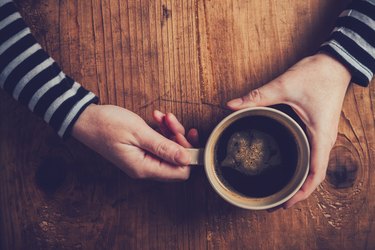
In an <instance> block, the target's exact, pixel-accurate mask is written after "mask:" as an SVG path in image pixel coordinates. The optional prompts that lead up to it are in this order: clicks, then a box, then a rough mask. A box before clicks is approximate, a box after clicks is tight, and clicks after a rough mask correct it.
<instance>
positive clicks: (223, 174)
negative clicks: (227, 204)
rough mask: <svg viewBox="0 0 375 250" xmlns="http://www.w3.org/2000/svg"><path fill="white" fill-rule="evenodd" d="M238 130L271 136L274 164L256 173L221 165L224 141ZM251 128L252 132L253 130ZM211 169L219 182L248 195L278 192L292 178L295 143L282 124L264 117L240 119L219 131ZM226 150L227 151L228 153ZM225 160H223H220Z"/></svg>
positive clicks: (295, 150)
mask: <svg viewBox="0 0 375 250" xmlns="http://www.w3.org/2000/svg"><path fill="white" fill-rule="evenodd" d="M241 131H250V132H247V133H249V134H254V133H255V134H256V133H257V134H261V135H266V136H267V137H268V138H269V137H271V138H272V139H273V142H275V143H276V144H277V146H278V149H279V151H278V154H279V157H278V160H277V161H274V162H275V163H274V166H273V167H269V168H266V169H265V170H264V171H261V172H260V173H256V174H252V175H249V174H244V173H242V172H241V171H238V170H236V169H234V168H231V167H223V166H222V165H221V164H222V163H223V162H225V161H226V160H225V159H227V155H228V152H227V149H228V143H230V142H231V141H233V139H231V138H233V135H235V134H241V133H242V132H241ZM253 131H254V132H253ZM215 151H216V152H215V171H216V173H217V175H218V177H219V178H220V179H221V181H222V182H223V183H224V184H225V185H226V186H227V187H228V188H230V189H231V190H233V191H235V192H237V193H239V194H241V195H245V196H248V197H256V198H260V197H266V196H269V195H272V194H274V193H276V192H278V191H280V190H281V189H282V188H283V187H284V186H285V185H286V184H287V183H288V182H289V181H290V180H291V178H292V177H293V174H294V172H295V170H296V165H297V157H298V151H297V145H296V142H295V140H294V137H293V135H292V134H291V133H290V132H289V130H288V129H287V128H286V127H285V126H283V125H282V124H280V123H278V122H276V121H275V120H273V119H271V118H268V117H264V116H251V117H244V118H241V119H239V120H237V121H235V122H234V123H232V124H231V125H230V126H229V127H228V128H226V129H225V130H224V131H223V133H222V134H221V136H220V138H219V140H218V143H217V144H216V147H215ZM229 153H230V152H229ZM224 160H225V161H224Z"/></svg>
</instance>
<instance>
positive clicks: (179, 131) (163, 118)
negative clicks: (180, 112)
mask: <svg viewBox="0 0 375 250" xmlns="http://www.w3.org/2000/svg"><path fill="white" fill-rule="evenodd" d="M152 115H153V118H154V121H155V122H156V123H157V125H158V126H159V129H160V132H161V133H162V134H163V135H164V136H166V137H167V138H169V139H171V140H173V141H175V142H177V143H178V144H180V145H181V146H183V147H185V148H191V147H198V146H199V135H198V131H197V130H196V129H195V128H192V129H190V130H189V132H188V133H187V136H186V137H185V128H184V127H183V126H182V124H181V123H180V122H179V121H178V120H177V118H176V117H175V116H174V115H173V114H172V113H167V114H164V113H162V112H160V111H159V110H155V111H154V113H153V114H152Z"/></svg>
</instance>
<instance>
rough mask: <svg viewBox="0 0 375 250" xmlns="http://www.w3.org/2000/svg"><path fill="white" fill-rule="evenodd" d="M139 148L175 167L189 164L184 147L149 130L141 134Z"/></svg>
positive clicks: (188, 156) (187, 154)
mask: <svg viewBox="0 0 375 250" xmlns="http://www.w3.org/2000/svg"><path fill="white" fill-rule="evenodd" d="M140 147H141V148H143V149H144V150H147V151H148V152H150V153H152V154H154V155H155V156H157V157H159V158H161V159H163V160H165V161H167V162H169V163H172V164H175V165H184V166H185V165H188V164H189V163H190V155H189V153H188V151H187V150H186V149H185V148H184V147H182V146H180V145H178V144H177V143H175V142H174V141H171V140H169V139H167V138H165V137H164V136H162V135H161V134H159V133H157V132H156V131H154V130H153V129H151V128H150V129H149V130H148V131H147V132H145V133H143V135H142V138H140Z"/></svg>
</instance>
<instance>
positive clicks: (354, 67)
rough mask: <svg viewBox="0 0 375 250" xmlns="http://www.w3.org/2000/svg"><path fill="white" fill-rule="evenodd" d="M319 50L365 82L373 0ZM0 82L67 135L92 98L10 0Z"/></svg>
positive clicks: (5, 2) (372, 51)
mask: <svg viewBox="0 0 375 250" xmlns="http://www.w3.org/2000/svg"><path fill="white" fill-rule="evenodd" d="M320 50H321V51H324V52H326V53H329V54H331V55H332V56H333V57H335V58H337V59H338V60H339V61H340V62H341V63H343V64H344V65H346V66H347V68H348V69H349V70H350V71H351V74H352V81H353V82H355V83H357V84H359V85H362V86H367V85H368V84H369V82H370V81H371V79H372V77H373V75H374V71H375V0H360V1H354V2H352V3H351V4H350V5H349V6H348V8H347V9H346V10H345V11H344V12H342V14H341V15H340V17H339V18H338V21H337V25H336V28H335V29H334V30H333V32H332V33H331V35H330V37H329V39H328V41H327V42H325V43H324V44H323V45H322V46H321V48H320ZM0 87H1V88H3V89H4V90H5V91H6V92H8V93H9V94H11V95H12V96H13V97H14V98H15V99H16V100H18V101H19V102H20V103H22V104H24V105H27V106H28V107H29V109H30V110H31V111H33V112H34V113H36V114H38V115H39V116H41V117H43V118H44V120H45V121H46V122H47V123H48V124H50V125H51V126H52V128H54V129H55V130H56V131H57V133H58V135H59V136H61V137H66V136H68V135H69V134H70V132H71V128H72V126H73V124H74V122H75V121H76V120H77V119H78V117H79V115H80V114H81V113H82V112H83V110H84V109H85V108H86V107H87V106H88V105H89V104H90V103H96V102H98V98H97V97H96V96H95V95H94V94H93V93H92V92H90V91H88V90H86V89H84V88H83V87H82V86H81V85H80V84H78V83H77V82H75V81H74V80H73V79H72V78H70V77H69V76H67V75H65V74H64V73H63V72H62V71H61V69H60V68H59V66H58V65H57V63H56V62H55V61H54V60H53V59H52V58H51V57H49V56H48V54H47V53H46V52H45V51H44V50H43V49H42V47H41V46H40V45H39V44H38V43H37V41H36V40H35V38H34V37H33V35H32V34H31V32H30V29H29V28H28V27H27V26H26V24H25V22H24V21H23V20H22V18H21V15H20V14H19V12H18V11H17V9H16V6H15V4H14V3H13V1H12V0H0Z"/></svg>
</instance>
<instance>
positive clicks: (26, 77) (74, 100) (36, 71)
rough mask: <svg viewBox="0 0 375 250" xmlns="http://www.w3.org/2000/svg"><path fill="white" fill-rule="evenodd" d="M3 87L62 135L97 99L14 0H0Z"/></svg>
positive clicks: (64, 134)
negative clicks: (52, 53)
mask: <svg viewBox="0 0 375 250" xmlns="http://www.w3.org/2000/svg"><path fill="white" fill-rule="evenodd" d="M0 87H1V88H2V89H4V90H5V91H6V92H8V93H9V94H11V95H12V96H13V98H14V99H16V100H18V101H19V102H20V103H22V104H24V105H27V106H28V107H29V109H30V110H31V111H33V112H34V113H36V114H38V115H39V116H41V117H43V119H44V120H45V121H46V122H47V123H48V124H49V125H51V127H52V128H53V129H54V130H55V131H56V132H57V133H58V135H59V136H60V137H63V138H64V137H67V136H68V135H69V134H70V132H71V129H72V126H73V124H74V123H75V121H76V120H77V119H78V117H79V115H80V114H81V113H82V112H83V110H84V109H85V108H86V107H87V106H88V105H89V104H90V103H96V102H97V101H98V98H97V97H96V96H95V95H94V94H93V93H92V92H89V91H87V90H86V89H84V88H83V87H82V86H81V85H80V84H78V83H77V82H75V81H74V80H73V79H72V78H70V77H69V76H67V75H65V74H64V73H63V72H62V71H61V69H60V68H59V66H58V65H57V63H56V62H55V61H54V60H53V59H52V58H51V57H49V55H48V54H47V53H46V52H45V51H44V50H43V49H42V47H41V46H40V45H39V44H38V43H37V41H36V40H35V38H34V37H33V35H32V34H31V32H30V29H29V28H28V27H27V25H26V24H25V22H24V21H23V20H22V18H21V15H20V14H19V12H18V11H17V8H16V6H15V4H14V3H13V1H11V0H0Z"/></svg>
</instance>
